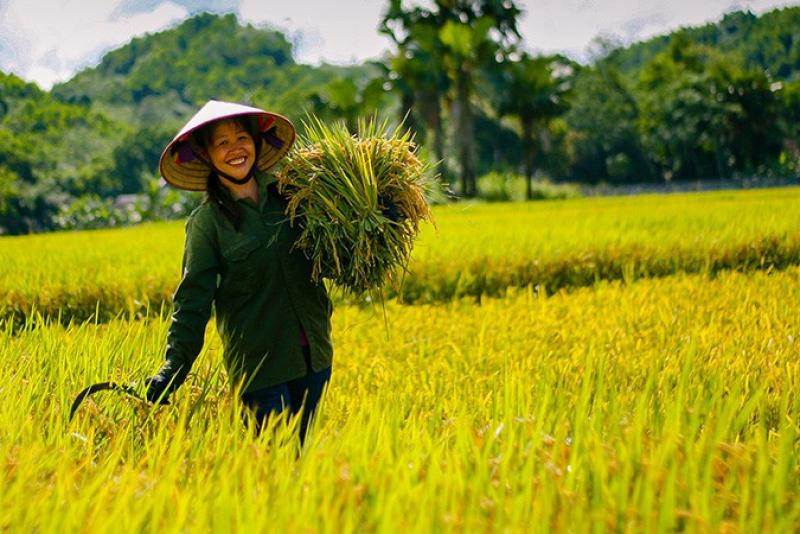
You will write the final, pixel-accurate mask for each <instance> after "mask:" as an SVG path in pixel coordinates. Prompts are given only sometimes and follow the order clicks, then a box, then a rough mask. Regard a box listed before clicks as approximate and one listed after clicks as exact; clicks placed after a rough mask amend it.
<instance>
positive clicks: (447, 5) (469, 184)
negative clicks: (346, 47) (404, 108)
mask: <svg viewBox="0 0 800 534" xmlns="http://www.w3.org/2000/svg"><path fill="white" fill-rule="evenodd" d="M520 13H521V11H520V9H519V8H518V7H517V6H516V4H515V3H514V2H513V1H512V0H435V1H434V2H433V5H432V6H431V7H419V6H417V7H412V8H409V9H405V8H404V7H403V4H402V2H401V1H400V0H391V1H390V3H389V7H388V9H387V11H386V13H385V14H384V17H383V21H384V22H383V31H384V33H387V35H390V36H391V37H392V39H393V40H394V41H395V43H396V44H397V45H398V54H397V55H396V56H395V57H398V56H400V55H401V54H402V56H403V57H404V58H405V59H406V60H409V61H413V60H414V59H415V58H417V54H420V55H421V56H422V57H419V58H418V59H420V61H421V62H420V63H416V64H414V63H405V62H404V61H403V60H399V61H398V65H397V68H398V70H397V71H396V72H397V73H398V76H400V69H401V68H402V71H403V73H404V74H406V75H407V76H408V78H407V80H406V83H408V84H409V86H412V84H417V85H416V86H415V87H409V89H408V91H409V93H411V94H413V98H414V100H415V101H416V100H418V99H419V100H420V101H424V102H426V103H428V104H429V105H430V107H429V108H428V109H426V112H425V113H424V114H425V115H426V116H427V117H428V119H427V120H426V123H428V124H432V125H434V128H435V130H437V131H438V130H439V129H440V128H441V123H440V120H441V114H440V109H439V105H438V103H439V102H440V98H439V97H440V96H443V93H442V91H443V90H445V89H446V88H447V85H449V86H450V88H452V89H453V90H454V94H453V95H452V97H451V101H452V115H453V118H454V122H455V127H454V132H455V138H456V145H457V147H458V160H459V162H460V164H461V192H462V194H463V195H465V196H467V197H471V196H474V195H475V192H476V187H475V174H476V172H475V170H476V165H475V132H474V127H473V121H474V117H473V115H474V112H473V109H472V105H473V104H472V102H471V99H472V93H473V90H474V84H475V78H476V76H477V75H478V73H479V72H480V71H481V70H483V69H486V68H487V67H488V66H489V65H492V64H494V63H495V62H497V61H502V60H503V58H504V57H505V54H506V52H507V51H508V50H509V49H510V47H511V45H512V44H513V43H515V42H516V41H517V40H518V39H520V38H521V36H520V34H519V31H518V29H517V18H518V17H519V15H520ZM422 62H428V64H427V65H425V64H424V63H422ZM417 65H418V66H419V67H421V68H420V71H419V72H417V71H416V70H415V66H417ZM425 67H427V69H426V68H425ZM425 70H427V72H424V71H425ZM437 71H439V72H444V73H445V74H446V76H447V82H448V83H444V80H442V79H441V78H436V77H431V78H426V76H429V75H430V72H437ZM412 80H413V81H412ZM408 101H411V99H410V98H409V99H408ZM441 138H442V136H441V135H439V134H437V135H436V139H437V143H439V142H440V140H441ZM441 150H443V147H442V145H441V144H440V145H439V146H438V147H437V148H436V152H439V151H441Z"/></svg>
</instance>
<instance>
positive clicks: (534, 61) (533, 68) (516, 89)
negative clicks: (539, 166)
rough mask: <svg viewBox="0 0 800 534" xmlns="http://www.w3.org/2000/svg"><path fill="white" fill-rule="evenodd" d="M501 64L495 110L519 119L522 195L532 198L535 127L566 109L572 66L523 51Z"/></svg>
mask: <svg viewBox="0 0 800 534" xmlns="http://www.w3.org/2000/svg"><path fill="white" fill-rule="evenodd" d="M503 67H504V68H503V69H502V70H501V71H500V74H499V76H496V77H495V83H496V84H498V85H499V86H500V87H499V88H498V91H497V92H496V94H497V95H498V100H497V112H498V114H499V115H500V116H501V117H502V116H506V115H511V116H514V117H517V119H518V120H519V123H520V128H521V131H522V147H523V162H524V173H525V179H526V188H525V198H527V199H528V200H531V199H532V198H533V183H532V182H533V173H534V161H535V158H536V142H535V136H536V134H537V129H538V128H541V127H546V126H547V124H548V123H549V121H550V120H552V119H554V118H555V117H558V116H559V115H562V114H563V113H564V112H565V111H566V110H567V108H568V104H567V99H566V97H567V94H568V93H569V91H570V86H571V78H572V75H573V73H574V69H575V67H574V64H573V63H572V62H570V61H568V60H566V58H564V57H561V56H550V57H548V56H540V57H531V56H529V55H528V54H525V53H523V54H521V55H519V56H518V57H514V58H513V59H512V60H510V61H507V62H505V63H503Z"/></svg>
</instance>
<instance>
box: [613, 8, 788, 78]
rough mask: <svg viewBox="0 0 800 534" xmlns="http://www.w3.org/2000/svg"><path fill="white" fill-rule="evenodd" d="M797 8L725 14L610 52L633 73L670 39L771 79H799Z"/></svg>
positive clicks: (664, 48)
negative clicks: (716, 19) (716, 54)
mask: <svg viewBox="0 0 800 534" xmlns="http://www.w3.org/2000/svg"><path fill="white" fill-rule="evenodd" d="M798 27H800V7H786V8H783V9H776V10H773V11H770V12H768V13H764V14H763V15H760V16H755V15H754V14H753V13H751V12H744V11H735V12H732V13H728V14H727V15H725V17H723V19H722V20H721V21H719V22H714V23H709V24H706V25H705V26H701V27H696V28H684V29H681V30H678V31H676V32H673V33H671V34H669V35H662V36H658V37H654V38H652V39H649V40H647V41H644V42H641V43H636V44H633V45H631V46H629V47H627V48H622V49H619V50H616V51H614V52H613V58H614V61H616V62H617V63H618V64H619V65H620V66H621V67H622V69H623V71H624V72H626V73H628V74H630V75H632V76H633V77H635V75H636V74H637V73H638V72H639V71H640V70H641V69H642V68H643V67H644V66H645V65H646V64H647V63H649V62H650V61H652V59H653V58H654V57H655V56H657V55H658V54H660V53H661V52H663V51H664V50H666V49H667V48H669V46H670V45H671V43H672V42H673V41H676V40H678V41H684V42H689V43H693V44H698V45H703V46H707V47H710V48H714V49H715V50H718V51H719V52H721V53H723V54H733V55H735V56H738V57H740V58H742V60H743V62H744V66H745V68H749V69H756V70H760V71H762V72H765V73H767V75H768V76H769V77H770V78H771V79H774V80H797V79H800V39H798V37H797V28H798Z"/></svg>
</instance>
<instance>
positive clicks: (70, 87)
mask: <svg viewBox="0 0 800 534" xmlns="http://www.w3.org/2000/svg"><path fill="white" fill-rule="evenodd" d="M365 70H366V69H365V67H333V66H327V65H323V66H321V67H312V66H309V65H302V64H297V63H296V62H295V61H294V58H293V57H292V46H291V44H290V43H289V41H288V40H287V38H286V36H285V35H283V34H282V33H280V32H278V31H274V30H270V29H264V28H255V27H253V26H252V25H249V24H245V25H242V24H240V23H239V21H238V20H237V18H236V17H235V16H234V15H232V14H229V15H224V16H217V15H212V14H208V13H205V14H200V15H197V16H195V17H192V18H190V19H187V20H186V21H184V22H183V23H182V24H180V25H179V26H177V27H175V28H172V29H169V30H166V31H162V32H159V33H155V34H148V35H145V36H143V37H137V38H134V39H133V40H132V41H131V42H130V43H128V44H127V45H125V46H122V47H121V48H118V49H115V50H113V51H111V52H109V53H107V54H106V55H105V56H104V57H103V59H102V61H101V62H100V64H99V65H98V66H97V67H94V68H91V69H87V70H84V71H81V72H79V73H78V74H77V75H75V77H73V78H72V79H71V80H69V81H68V82H66V83H63V84H60V85H57V86H56V87H54V88H53V94H54V95H56V96H57V97H59V98H61V99H63V100H65V101H67V102H84V103H92V104H94V105H96V106H98V107H99V108H101V109H105V110H110V109H111V107H112V106H113V109H114V110H115V113H117V114H118V113H119V110H120V107H122V108H123V109H124V110H128V111H133V112H132V113H128V114H127V115H126V117H125V118H126V119H130V120H132V121H134V122H138V123H140V124H150V125H152V124H164V123H165V122H166V123H172V122H175V121H180V120H183V119H185V118H186V116H187V115H188V114H190V113H191V112H193V111H194V110H196V109H197V107H198V106H199V105H201V104H203V103H204V102H205V101H207V100H208V99H209V98H219V99H230V100H235V101H246V102H257V103H259V104H260V105H262V106H265V107H268V108H272V109H280V110H283V112H284V113H287V114H290V115H292V114H294V115H300V114H301V113H302V111H303V109H304V107H305V106H306V105H307V103H308V101H309V98H310V97H311V96H312V95H314V94H317V93H319V92H320V91H321V89H322V87H323V86H324V85H325V84H327V83H328V82H330V81H331V80H333V79H337V78H340V77H342V76H344V77H356V78H358V77H361V76H363V75H364V73H365ZM171 119H174V120H171ZM172 125H173V124H170V126H172Z"/></svg>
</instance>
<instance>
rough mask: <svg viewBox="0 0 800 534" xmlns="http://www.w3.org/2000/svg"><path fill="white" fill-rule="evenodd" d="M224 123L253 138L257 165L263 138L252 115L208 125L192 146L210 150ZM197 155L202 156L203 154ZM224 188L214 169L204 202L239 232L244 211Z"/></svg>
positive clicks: (194, 135) (207, 185)
mask: <svg viewBox="0 0 800 534" xmlns="http://www.w3.org/2000/svg"><path fill="white" fill-rule="evenodd" d="M224 121H231V122H233V123H235V124H237V125H238V126H240V127H241V128H242V129H244V130H245V131H246V132H247V133H249V134H250V135H251V136H252V137H253V142H254V143H255V145H256V161H254V162H253V165H254V166H255V165H257V164H258V152H259V144H260V141H261V136H260V131H259V129H258V121H257V120H256V118H255V117H253V116H252V115H239V116H236V117H230V118H227V119H222V120H221V121H214V122H211V123H209V124H206V125H205V126H203V127H202V128H198V129H197V130H196V131H195V132H194V133H193V134H192V145H193V146H195V147H197V148H201V149H203V150H208V148H209V147H210V146H211V137H212V135H213V133H214V127H215V126H216V125H218V124H219V123H220V122H224ZM196 155H197V156H201V154H196ZM202 159H205V158H204V157H203V158H202ZM224 188H225V186H224V185H222V181H221V180H220V177H219V175H218V174H217V172H216V171H214V170H213V169H212V170H211V172H210V173H209V174H208V179H207V182H206V197H205V199H204V202H207V203H211V204H214V205H215V206H217V208H219V210H220V211H221V212H222V214H223V215H224V216H225V218H227V219H228V220H229V221H230V222H231V224H232V225H233V228H234V229H235V230H236V231H237V232H238V231H239V228H240V226H241V220H242V209H241V208H240V207H239V204H238V203H237V202H236V201H235V200H234V199H233V198H231V196H230V195H229V194H227V193H226V191H225V189H224Z"/></svg>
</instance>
